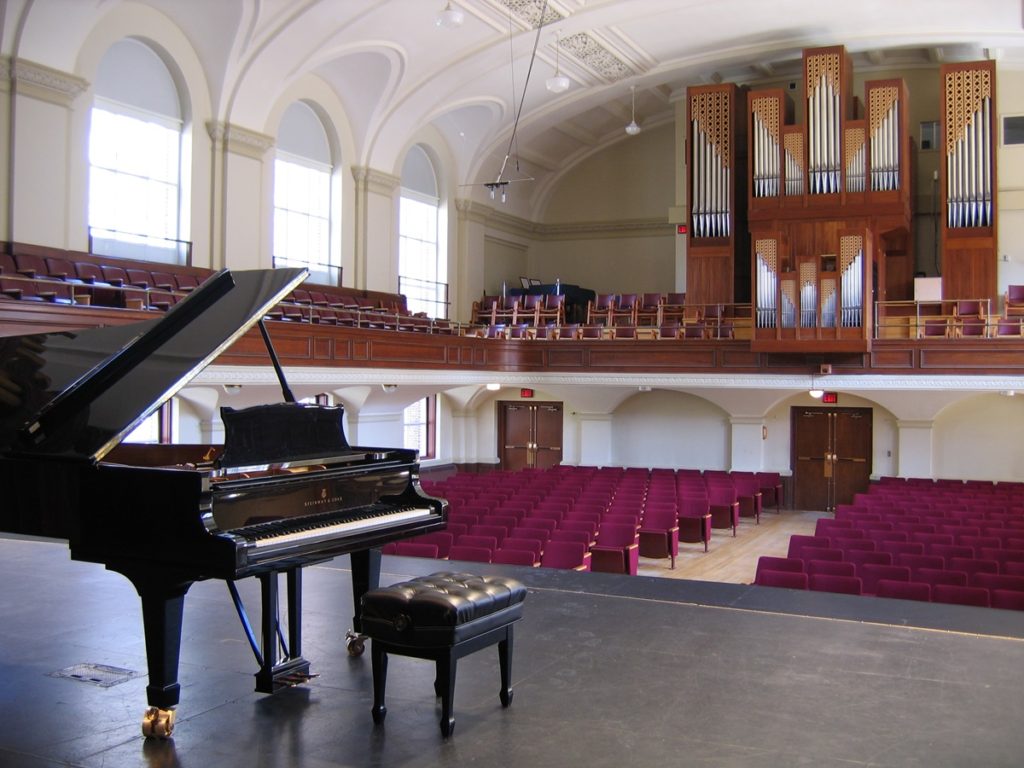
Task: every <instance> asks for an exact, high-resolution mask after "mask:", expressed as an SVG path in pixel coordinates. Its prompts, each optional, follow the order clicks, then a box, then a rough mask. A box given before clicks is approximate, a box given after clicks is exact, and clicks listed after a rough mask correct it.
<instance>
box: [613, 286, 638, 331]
mask: <svg viewBox="0 0 1024 768" xmlns="http://www.w3.org/2000/svg"><path fill="white" fill-rule="evenodd" d="M637 306H638V298H637V294H635V293H620V294H619V296H618V299H617V300H616V302H615V308H614V310H613V312H612V317H611V322H610V323H609V325H630V326H634V327H635V326H636V312H637Z"/></svg>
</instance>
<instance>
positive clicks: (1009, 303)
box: [1003, 285, 1024, 317]
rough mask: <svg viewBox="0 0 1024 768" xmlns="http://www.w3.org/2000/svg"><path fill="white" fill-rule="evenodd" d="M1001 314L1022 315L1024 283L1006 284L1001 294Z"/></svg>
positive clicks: (1007, 315) (1009, 315) (1023, 312)
mask: <svg viewBox="0 0 1024 768" xmlns="http://www.w3.org/2000/svg"><path fill="white" fill-rule="evenodd" d="M1003 315H1004V316H1006V317H1017V316H1020V315H1024V285H1007V286H1006V291H1005V293H1004V294H1003Z"/></svg>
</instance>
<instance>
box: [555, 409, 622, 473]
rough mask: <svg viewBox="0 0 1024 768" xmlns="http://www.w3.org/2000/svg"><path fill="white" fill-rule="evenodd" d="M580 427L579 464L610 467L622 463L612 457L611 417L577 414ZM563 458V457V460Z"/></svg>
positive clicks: (599, 414)
mask: <svg viewBox="0 0 1024 768" xmlns="http://www.w3.org/2000/svg"><path fill="white" fill-rule="evenodd" d="M576 418H577V419H578V420H579V425H580V440H579V452H580V455H579V463H580V464H581V465H593V466H599V467H600V466H604V467H607V466H611V465H613V464H620V463H622V462H621V460H618V459H614V457H613V456H612V417H611V414H609V413H578V414H577V415H576ZM564 458H565V457H563V460H564Z"/></svg>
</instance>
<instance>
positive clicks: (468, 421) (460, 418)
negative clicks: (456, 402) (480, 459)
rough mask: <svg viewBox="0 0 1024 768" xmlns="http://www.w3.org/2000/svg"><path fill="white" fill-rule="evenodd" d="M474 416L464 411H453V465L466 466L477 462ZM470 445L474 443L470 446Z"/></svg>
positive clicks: (451, 441)
mask: <svg viewBox="0 0 1024 768" xmlns="http://www.w3.org/2000/svg"><path fill="white" fill-rule="evenodd" d="M473 420H474V414H472V413H467V412H466V411H462V410H455V409H454V408H453V409H452V411H451V422H450V423H451V440H450V441H449V445H450V447H451V457H450V458H451V461H452V463H453V464H465V463H467V462H470V461H476V460H477V459H476V444H475V441H474V440H473V437H474V436H475V434H476V430H474V429H473ZM470 443H473V444H472V445H470Z"/></svg>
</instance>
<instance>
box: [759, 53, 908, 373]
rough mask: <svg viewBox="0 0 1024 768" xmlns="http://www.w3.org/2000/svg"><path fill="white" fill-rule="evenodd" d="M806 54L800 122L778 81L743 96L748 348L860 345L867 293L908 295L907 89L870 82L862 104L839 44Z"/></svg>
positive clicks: (867, 341)
mask: <svg viewBox="0 0 1024 768" xmlns="http://www.w3.org/2000/svg"><path fill="white" fill-rule="evenodd" d="M803 62H804V78H803V84H804V99H805V102H804V110H803V111H804V121H803V123H802V124H789V118H790V115H791V114H792V113H793V105H792V103H791V102H790V99H789V95H788V94H787V93H786V92H785V91H783V90H782V89H768V90H759V91H751V92H750V93H748V94H747V134H748V148H749V153H750V163H749V167H748V170H747V174H748V179H747V183H748V189H749V197H748V203H747V205H748V211H747V216H748V222H749V227H750V237H751V251H752V254H751V273H752V274H751V284H752V299H751V301H752V304H753V315H754V338H753V341H752V344H751V348H752V349H753V350H754V351H779V352H786V351H789V352H836V353H858V352H860V353H863V352H867V351H868V350H870V348H871V337H872V311H873V302H874V301H876V300H878V301H882V300H885V299H890V300H896V299H909V298H911V297H912V289H913V258H914V257H913V237H912V232H913V229H912V220H911V178H912V177H911V167H910V166H911V163H910V159H911V146H910V137H909V131H908V125H907V105H908V96H907V89H906V86H905V84H904V83H903V81H902V80H874V81H869V82H867V83H865V87H864V89H865V102H864V104H865V107H866V108H865V109H864V110H861V109H860V105H859V103H858V101H857V100H856V99H854V97H853V93H852V91H853V89H852V74H853V73H852V67H851V64H850V59H849V56H848V55H847V53H846V50H845V48H843V47H842V46H834V47H828V48H813V49H808V50H806V51H804V56H803ZM861 111H863V112H864V114H865V116H864V117H858V113H860V112H861Z"/></svg>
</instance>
